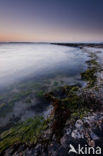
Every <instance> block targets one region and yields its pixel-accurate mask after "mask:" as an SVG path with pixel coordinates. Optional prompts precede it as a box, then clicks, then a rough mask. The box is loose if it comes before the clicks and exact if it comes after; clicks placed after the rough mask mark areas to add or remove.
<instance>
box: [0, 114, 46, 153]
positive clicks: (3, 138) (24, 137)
mask: <svg viewBox="0 0 103 156" xmlns="http://www.w3.org/2000/svg"><path fill="white" fill-rule="evenodd" d="M46 128H47V121H46V120H44V119H43V117H41V116H37V117H34V118H33V119H28V120H27V121H25V122H23V123H21V124H18V125H16V126H15V127H13V128H10V129H9V130H7V131H5V132H3V133H2V134H0V152H2V151H3V150H5V149H6V148H8V147H10V146H12V145H14V144H19V143H24V144H28V145H30V144H35V143H36V142H37V140H38V138H39V137H40V135H41V134H42V132H43V130H45V129H46Z"/></svg>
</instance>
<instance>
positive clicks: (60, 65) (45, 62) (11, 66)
mask: <svg viewBox="0 0 103 156" xmlns="http://www.w3.org/2000/svg"><path fill="white" fill-rule="evenodd" d="M86 59H87V55H86V54H85V53H83V52H82V51H81V50H80V49H77V48H70V47H65V46H57V45H51V44H0V86H5V85H8V84H12V83H14V82H16V81H18V80H21V79H24V78H26V77H32V76H33V77H34V78H35V77H37V76H45V75H49V74H55V73H56V74H59V75H60V74H68V75H69V76H70V77H71V76H73V77H75V76H76V75H78V74H79V73H80V72H82V71H83V70H84V68H85V64H84V62H85V60H86Z"/></svg>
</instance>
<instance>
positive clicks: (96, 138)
mask: <svg viewBox="0 0 103 156" xmlns="http://www.w3.org/2000/svg"><path fill="white" fill-rule="evenodd" d="M90 136H91V138H92V139H93V140H99V137H98V136H97V135H96V134H95V133H94V132H92V131H91V132H90Z"/></svg>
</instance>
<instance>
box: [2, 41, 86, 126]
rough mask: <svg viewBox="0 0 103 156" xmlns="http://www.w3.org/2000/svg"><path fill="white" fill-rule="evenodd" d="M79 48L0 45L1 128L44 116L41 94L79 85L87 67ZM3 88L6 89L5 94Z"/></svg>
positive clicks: (43, 100) (43, 103) (45, 45)
mask: <svg viewBox="0 0 103 156" xmlns="http://www.w3.org/2000/svg"><path fill="white" fill-rule="evenodd" d="M87 59H88V56H87V54H86V53H84V52H83V51H82V50H81V49H79V48H71V47H66V46H58V45H51V44H12V43H10V44H0V66H1V67H0V89H1V90H2V89H3V88H4V87H5V90H4V92H3V93H0V123H1V125H0V126H1V127H2V126H6V125H7V124H9V123H14V122H15V121H19V120H20V121H21V120H26V119H27V118H29V117H33V116H34V115H37V114H41V113H42V112H45V111H46V109H47V107H48V105H49V104H48V102H47V101H45V99H43V97H42V92H45V91H49V90H50V89H54V88H55V87H57V86H62V85H64V84H76V83H83V81H81V79H80V73H81V72H83V71H84V70H85V69H86V68H87V65H86V63H85V61H86V60H87ZM6 88H9V89H8V90H6Z"/></svg>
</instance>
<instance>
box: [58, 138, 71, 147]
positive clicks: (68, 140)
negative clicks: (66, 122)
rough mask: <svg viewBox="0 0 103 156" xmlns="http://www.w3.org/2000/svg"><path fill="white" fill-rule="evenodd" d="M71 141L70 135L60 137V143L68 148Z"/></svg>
mask: <svg viewBox="0 0 103 156" xmlns="http://www.w3.org/2000/svg"><path fill="white" fill-rule="evenodd" d="M70 141H71V137H70V136H68V135H64V136H63V137H62V138H61V139H60V143H61V145H62V146H63V147H64V148H68V146H69V144H70Z"/></svg>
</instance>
